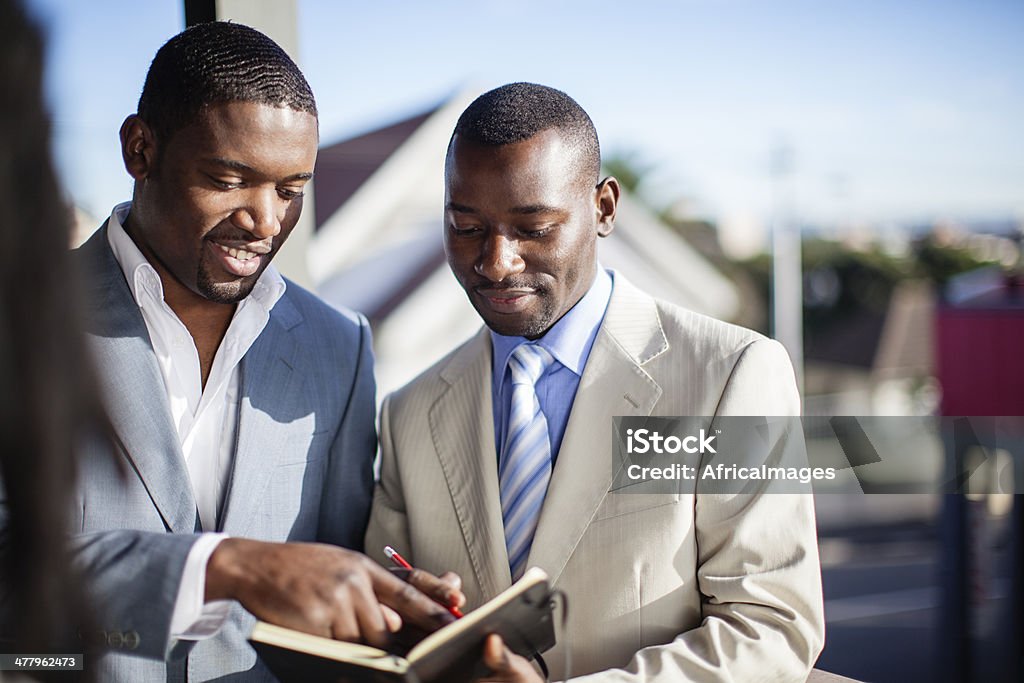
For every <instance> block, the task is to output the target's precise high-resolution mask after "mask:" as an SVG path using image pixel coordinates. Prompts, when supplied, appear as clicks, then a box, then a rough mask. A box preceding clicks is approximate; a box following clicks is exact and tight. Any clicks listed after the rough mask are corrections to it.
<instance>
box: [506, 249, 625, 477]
mask: <svg viewBox="0 0 1024 683" xmlns="http://www.w3.org/2000/svg"><path fill="white" fill-rule="evenodd" d="M613 284H614V283H613V281H612V275H611V273H609V272H608V271H606V270H604V269H603V268H601V267H600V266H598V268H597V276H596V277H595V278H594V283H593V284H592V285H591V286H590V289H589V290H587V293H586V294H584V295H583V298H582V299H580V300H579V301H578V302H577V303H576V305H575V306H573V307H572V308H571V309H569V312H568V313H566V314H565V315H563V316H562V318H561V319H560V320H559V321H558V322H556V323H555V324H554V325H553V326H552V327H551V329H550V330H548V331H547V332H546V333H545V334H544V336H543V337H541V338H540V339H539V340H536V342H535V343H538V344H540V345H541V346H543V347H544V348H545V349H547V351H548V352H550V353H551V355H552V356H554V358H555V361H556V362H555V363H552V365H551V367H549V368H548V369H547V371H545V373H544V374H543V375H541V377H540V379H539V380H537V399H538V401H539V402H540V409H541V412H543V413H544V417H545V418H546V419H547V421H548V437H549V438H550V440H551V459H552V461H554V459H555V458H556V457H557V456H558V449H559V447H560V446H561V445H562V437H563V436H564V435H565V426H566V424H567V423H568V422H569V411H570V410H571V409H572V403H573V401H574V400H575V398H576V390H577V389H578V388H579V386H580V378H581V377H582V376H583V368H584V367H585V366H586V364H587V358H589V357H590V349H591V348H593V346H594V340H595V339H597V331H598V330H599V329H600V328H601V321H602V320H604V313H605V311H606V310H607V308H608V301H609V299H611V295H612V287H613ZM524 342H529V340H528V339H527V338H526V337H506V336H504V335H501V334H498V333H496V332H494V331H493V330H492V331H491V343H492V345H493V353H492V355H491V359H492V360H491V362H492V376H491V399H492V405H493V407H494V443H495V447H496V448H497V451H498V454H499V455H500V453H501V447H502V445H503V444H504V443H505V435H506V433H507V431H508V414H509V409H510V407H511V404H512V371H511V370H510V369H509V367H508V359H509V357H510V356H511V355H512V352H513V351H515V349H516V347H517V346H519V345H520V344H522V343H524Z"/></svg>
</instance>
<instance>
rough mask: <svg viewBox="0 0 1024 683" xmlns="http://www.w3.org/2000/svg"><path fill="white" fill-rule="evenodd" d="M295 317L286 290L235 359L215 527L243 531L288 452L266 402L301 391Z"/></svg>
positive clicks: (284, 433)
mask: <svg viewBox="0 0 1024 683" xmlns="http://www.w3.org/2000/svg"><path fill="white" fill-rule="evenodd" d="M300 321H301V316H300V314H299V312H298V311H297V310H296V309H295V307H294V306H293V305H292V303H291V301H290V300H289V299H288V295H287V293H286V294H285V295H284V296H283V297H282V298H281V300H280V301H278V303H277V305H276V306H274V308H273V310H272V311H271V314H270V320H268V321H267V326H266V327H265V328H264V330H263V332H262V333H261V334H260V336H259V337H257V338H256V341H255V342H253V345H252V347H250V349H249V352H248V353H246V354H245V356H244V357H243V358H242V362H241V365H240V368H241V370H240V372H241V382H240V386H239V401H238V433H237V437H236V444H235V458H234V462H233V464H232V473H231V479H230V482H231V483H230V484H229V489H228V491H227V492H226V494H225V496H224V502H223V504H222V507H221V514H219V515H218V522H217V527H218V530H221V531H225V530H226V531H228V532H230V533H232V534H244V533H245V532H246V530H248V528H249V525H250V524H251V522H252V520H253V519H255V516H256V515H255V512H256V509H257V508H258V506H259V505H260V499H261V497H262V493H263V491H264V490H265V489H266V487H267V484H269V482H270V478H271V477H272V476H273V474H274V466H275V464H276V460H275V459H276V458H277V457H278V456H280V455H282V454H285V453H287V452H288V448H287V441H288V439H289V438H290V436H291V434H290V432H289V431H288V429H286V428H285V426H284V425H281V424H279V423H277V422H276V421H275V420H274V419H273V418H272V417H271V414H272V412H273V411H269V410H268V409H267V406H269V405H274V404H276V403H279V402H280V401H282V400H284V399H285V397H288V396H292V395H294V394H295V392H298V391H301V389H300V384H301V381H302V373H301V371H300V370H299V369H298V368H297V367H296V353H297V351H298V348H297V343H296V341H295V339H294V335H292V334H291V333H290V332H289V329H290V328H291V327H293V326H294V325H297V324H298V323H299V322H300Z"/></svg>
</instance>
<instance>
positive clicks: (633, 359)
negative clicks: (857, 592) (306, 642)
mask: <svg viewBox="0 0 1024 683" xmlns="http://www.w3.org/2000/svg"><path fill="white" fill-rule="evenodd" d="M599 170H600V151H599V147H598V142H597V135H596V132H595V131H594V127H593V123H592V122H591V121H590V118H589V117H588V116H587V115H586V113H585V112H584V111H583V110H582V109H581V108H580V107H579V105H578V104H576V102H574V101H573V100H572V99H571V98H569V97H568V96H567V95H565V94H564V93H561V92H559V91H557V90H553V89H551V88H546V87H544V86H538V85H533V84H526V83H517V84H512V85H508V86H503V87H502V88H498V89H496V90H493V91H491V92H489V93H486V94H484V95H482V96H481V97H480V98H478V99H477V100H476V101H475V102H474V103H473V104H471V105H470V106H469V108H468V109H467V110H466V111H465V112H464V113H463V115H462V117H461V118H460V120H459V123H458V125H457V126H456V129H455V133H454V135H453V136H452V140H451V143H450V145H449V148H448V156H447V160H446V166H445V192H446V197H445V201H446V206H445V217H444V223H445V227H444V230H445V249H446V253H447V255H448V262H449V264H450V266H451V268H452V271H453V273H454V274H455V276H456V278H457V279H458V280H459V282H460V284H461V285H462V286H463V288H464V289H465V290H466V293H467V295H468V296H469V299H470V301H471V302H472V304H473V306H474V307H475V308H476V310H477V312H478V313H479V314H480V316H481V318H483V320H484V322H485V323H486V325H487V328H489V329H487V328H485V329H482V330H481V331H480V333H479V334H477V335H476V336H475V337H473V338H472V339H470V340H469V341H468V342H466V343H464V344H463V345H462V346H460V347H459V348H457V349H455V350H454V351H453V352H452V353H451V354H449V355H448V356H447V357H446V358H444V359H442V360H441V361H440V362H438V363H437V364H436V365H434V366H433V367H431V368H430V369H428V370H427V371H426V372H424V373H423V374H422V375H421V376H420V377H418V378H417V379H415V380H414V381H413V382H412V383H410V384H409V385H407V386H406V387H404V388H403V389H401V390H399V391H398V392H396V393H394V394H393V395H391V396H389V397H388V398H387V399H386V400H385V403H384V406H383V412H382V415H381V448H382V464H381V476H380V481H379V483H378V486H377V489H376V493H375V497H374V502H373V506H372V512H371V519H370V526H369V530H368V532H367V543H366V547H367V550H368V551H369V552H370V553H374V552H376V553H378V554H379V552H380V549H381V548H382V547H383V546H384V545H385V544H391V545H394V546H396V547H398V548H399V549H400V550H403V551H405V552H408V554H409V558H410V560H411V561H412V562H413V563H414V564H415V565H417V566H419V567H423V568H424V569H428V570H430V571H432V572H442V571H447V570H454V571H455V572H457V573H458V574H460V575H461V576H462V578H463V592H464V593H465V595H466V597H467V603H468V607H469V608H473V607H474V606H476V605H479V604H480V603H482V602H483V601H485V600H487V599H489V598H490V597H492V596H494V595H495V594H497V593H498V592H500V591H501V590H503V589H504V588H506V587H507V586H509V585H510V583H511V582H512V580H513V579H514V578H515V577H517V576H518V575H520V574H521V573H522V571H523V569H524V568H525V567H526V566H533V565H536V566H539V567H541V568H542V569H544V570H545V571H546V572H547V573H548V574H549V575H550V577H551V578H552V580H553V581H554V583H555V585H556V586H557V587H558V588H560V589H562V590H564V591H565V592H566V594H567V596H568V604H569V612H568V627H567V629H566V631H565V632H564V633H562V634H561V635H560V638H559V640H560V642H559V645H558V646H556V648H555V649H554V650H552V651H551V652H550V653H549V654H547V655H545V659H546V660H547V662H548V664H549V665H550V666H551V668H552V675H553V677H559V678H560V677H564V676H565V673H566V672H564V671H563V670H562V667H563V661H564V657H563V655H564V649H565V648H566V647H569V648H570V649H571V655H572V657H571V663H572V664H571V666H572V671H571V673H572V674H574V675H583V674H586V675H584V676H583V677H582V678H579V679H573V680H578V681H588V682H589V681H595V682H596V681H687V680H692V681H712V680H713V681H743V682H747V681H802V680H804V679H805V678H806V676H807V674H808V672H809V670H810V669H811V666H812V665H813V663H814V661H815V659H816V657H817V655H818V653H819V652H820V650H821V647H822V643H823V636H824V623H823V622H824V620H823V614H822V597H821V582H820V570H819V565H818V553H817V546H816V540H815V528H814V514H813V508H812V502H811V499H810V496H806V495H799V494H774V493H773V494H770V495H768V494H759V493H755V494H742V495H726V494H715V493H711V492H706V491H705V492H701V490H700V489H701V486H700V484H699V482H694V484H693V485H692V486H691V487H690V488H689V489H688V490H684V491H683V492H681V493H677V494H652V493H648V494H625V493H617V492H614V491H611V490H610V488H611V486H612V458H611V447H612V418H613V417H614V416H616V415H640V416H645V415H666V416H672V415H694V416H708V418H709V420H713V419H717V418H718V417H720V416H728V415H753V416H768V415H797V414H799V409H800V406H799V396H798V393H797V389H796V385H795V382H794V377H793V370H792V367H791V365H790V362H789V358H788V356H787V355H786V352H785V351H784V350H783V348H782V347H781V345H779V344H778V343H777V342H774V341H771V340H768V339H765V338H764V337H762V336H760V335H758V334H757V333H754V332H751V331H749V330H745V329H742V328H739V327H735V326H732V325H728V324H725V323H722V322H719V321H716V320H713V319H710V318H707V317H704V316H701V315H698V314H696V313H693V312H690V311H687V310H684V309H681V308H679V307H677V306H674V305H672V304H669V303H665V302H662V301H657V300H655V299H653V298H651V297H650V296H648V295H646V294H644V293H643V292H641V291H639V290H638V289H636V288H635V287H634V286H632V285H631V284H630V283H629V282H628V281H627V280H626V279H625V278H624V277H623V276H622V275H621V274H618V273H614V272H610V271H604V270H603V269H601V268H600V266H599V265H598V263H597V254H596V241H597V238H598V237H604V236H607V235H608V234H609V233H611V231H612V229H613V227H614V218H615V209H616V203H617V201H618V197H619V186H618V183H617V182H616V180H615V179H614V178H606V179H604V180H601V181H600V182H598V179H599V175H598V174H599ZM524 387H525V389H524ZM524 392H525V393H524ZM531 406H532V407H531ZM538 435H539V436H538ZM782 438H785V437H782ZM499 444H500V446H499ZM378 556H379V555H378ZM485 660H486V661H487V662H488V664H489V665H490V666H491V667H492V668H493V669H495V671H496V673H495V676H496V678H495V680H504V681H530V680H539V676H538V674H537V673H536V671H535V670H534V669H533V667H532V666H531V665H530V664H529V663H528V662H527V661H526V660H524V659H522V658H520V657H516V656H514V655H511V654H510V653H508V652H507V651H505V650H503V649H502V648H501V644H500V640H499V639H497V637H492V638H491V639H490V640H489V642H488V644H487V647H486V648H485Z"/></svg>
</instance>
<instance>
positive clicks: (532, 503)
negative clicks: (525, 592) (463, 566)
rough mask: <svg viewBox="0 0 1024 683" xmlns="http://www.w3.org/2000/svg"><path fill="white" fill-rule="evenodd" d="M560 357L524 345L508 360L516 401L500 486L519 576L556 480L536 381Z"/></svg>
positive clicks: (507, 533)
mask: <svg viewBox="0 0 1024 683" xmlns="http://www.w3.org/2000/svg"><path fill="white" fill-rule="evenodd" d="M554 360H555V359H554V358H552V356H551V354H550V353H548V352H547V351H546V350H545V349H543V348H541V347H540V346H537V345H535V344H522V345H520V346H519V347H517V348H516V350H515V351H514V352H513V353H512V356H511V357H510V358H509V361H508V365H509V368H510V369H511V370H512V405H511V408H510V409H509V414H508V431H507V432H506V436H505V447H504V448H502V450H501V464H500V466H499V467H498V484H499V487H500V490H501V519H502V522H503V523H504V525H505V547H506V548H508V564H509V568H510V569H511V570H512V579H513V580H515V579H518V578H519V577H520V576H522V574H523V572H524V571H525V570H526V558H527V556H528V555H529V554H530V546H531V545H532V544H533V534H534V531H536V529H537V518H538V516H539V515H540V508H541V505H542V504H543V503H544V495H545V494H546V493H547V490H548V481H549V480H550V479H551V441H550V439H549V437H548V421H547V419H546V418H545V417H544V413H542V412H541V410H540V402H539V401H538V400H537V389H536V383H537V380H538V379H539V378H540V376H541V375H543V374H544V371H545V370H547V368H548V366H550V365H551V363H553V362H554Z"/></svg>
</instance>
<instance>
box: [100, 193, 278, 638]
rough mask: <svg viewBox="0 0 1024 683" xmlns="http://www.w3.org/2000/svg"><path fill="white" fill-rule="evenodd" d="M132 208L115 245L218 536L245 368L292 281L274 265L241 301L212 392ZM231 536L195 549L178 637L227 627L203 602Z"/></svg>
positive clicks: (124, 210) (198, 494) (112, 231)
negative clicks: (135, 226) (135, 229)
mask: <svg viewBox="0 0 1024 683" xmlns="http://www.w3.org/2000/svg"><path fill="white" fill-rule="evenodd" d="M130 208H131V203H130V202H126V203H124V204H119V205H118V206H116V207H114V210H113V212H112V213H111V215H110V220H109V221H108V222H107V239H108V240H109V242H110V248H111V250H112V251H113V252H114V258H116V259H117V262H118V264H119V265H120V266H121V270H122V271H123V272H124V276H125V280H126V281H127V282H128V288H129V289H130V290H131V293H132V297H133V298H134V299H135V302H136V303H137V304H138V305H139V309H140V310H141V312H142V318H143V320H145V323H146V329H147V330H148V331H149V338H150V341H151V342H152V344H153V351H154V353H155V354H156V358H157V362H158V364H159V366H160V373H161V375H163V379H164V388H165V389H166V391H167V399H168V404H169V405H170V409H171V420H172V422H173V424H174V427H175V429H176V430H177V433H178V439H179V441H180V443H181V451H182V454H183V455H184V456H185V465H186V467H187V468H188V474H189V480H190V481H191V483H192V492H193V494H194V495H195V500H196V508H197V509H198V512H199V519H200V522H201V524H202V527H203V529H204V530H208V531H209V530H214V529H216V528H217V521H218V515H219V512H220V507H221V503H222V502H223V498H224V492H225V491H226V489H227V482H228V478H229V477H230V476H231V466H232V462H233V460H234V455H235V436H236V432H237V429H238V404H239V384H240V371H239V362H240V361H241V360H242V357H243V356H245V354H246V352H248V350H249V348H250V347H251V346H252V344H253V342H255V341H256V338H257V337H259V335H260V333H261V332H263V328H264V327H266V324H267V321H268V320H269V319H270V310H271V309H272V308H273V307H274V305H275V304H276V303H277V302H278V300H279V299H280V298H281V296H283V295H284V290H285V281H284V278H282V277H281V275H280V273H278V272H277V270H276V269H275V268H274V266H273V265H270V266H268V267H267V269H266V270H264V271H263V273H262V274H261V275H260V277H259V279H258V280H257V281H256V286H255V287H254V288H253V290H252V292H251V293H250V294H249V296H247V297H246V298H245V299H243V300H242V301H240V302H239V303H238V305H237V307H236V308H235V314H234V316H233V317H232V319H231V324H230V325H229V326H228V330H227V333H226V334H225V335H224V339H223V341H221V344H220V347H219V348H218V349H217V354H216V356H214V359H213V366H212V368H211V369H210V376H209V377H208V378H207V381H206V387H205V389H204V388H203V384H202V371H201V369H200V363H199V352H198V351H197V350H196V346H195V342H194V341H193V339H192V335H191V334H190V333H189V331H188V329H187V328H186V327H185V325H184V323H182V322H181V320H180V319H179V318H178V316H177V315H175V313H174V311H172V310H171V307H170V306H168V305H167V302H166V301H164V290H163V284H162V283H161V281H160V276H159V275H158V274H157V272H156V269H155V268H153V266H152V265H150V263H149V262H148V261H147V260H146V258H145V256H143V254H142V252H141V251H140V250H139V248H138V247H137V246H136V245H135V243H134V242H133V241H132V239H131V238H130V237H129V236H128V233H126V232H125V230H124V227H123V221H124V219H125V218H126V217H127V215H128V210H129V209H130ZM224 538H225V536H224V534H216V533H204V534H203V535H202V537H201V538H200V539H199V542H197V543H196V544H195V545H194V546H193V548H192V550H191V551H190V553H189V556H188V560H187V561H186V564H185V573H184V575H183V577H182V581H181V587H180V589H179V591H178V598H177V601H176V603H175V607H174V614H173V616H172V619H171V635H172V636H173V637H177V638H184V639H191V640H199V639H202V638H208V637H210V636H212V635H214V634H215V633H216V632H217V631H218V630H219V629H220V627H221V625H222V624H223V623H224V619H225V618H226V616H227V611H228V608H229V606H230V603H229V602H227V601H221V602H214V603H210V604H209V605H204V600H203V598H204V595H205V592H206V565H207V562H208V561H209V559H210V555H212V554H213V551H214V549H215V548H216V547H217V544H218V543H219V542H220V541H221V540H223V539H224Z"/></svg>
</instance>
